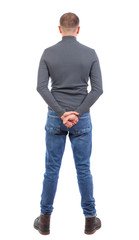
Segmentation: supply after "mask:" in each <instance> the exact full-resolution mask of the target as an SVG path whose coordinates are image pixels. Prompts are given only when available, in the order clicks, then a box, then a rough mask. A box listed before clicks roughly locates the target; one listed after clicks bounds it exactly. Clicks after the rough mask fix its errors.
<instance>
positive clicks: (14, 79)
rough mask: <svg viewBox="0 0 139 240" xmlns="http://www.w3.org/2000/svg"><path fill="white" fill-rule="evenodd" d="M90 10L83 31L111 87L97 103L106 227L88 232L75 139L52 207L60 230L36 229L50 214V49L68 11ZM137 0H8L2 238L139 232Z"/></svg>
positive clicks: (97, 184) (97, 179)
mask: <svg viewBox="0 0 139 240" xmlns="http://www.w3.org/2000/svg"><path fill="white" fill-rule="evenodd" d="M66 12H74V13H76V14H77V15H78V16H79V18H80V33H79V35H78V36H77V40H78V41H79V42H81V43H83V44H85V45H87V46H90V47H92V48H94V49H95V50H96V52H97V54H98V57H99V60H100V65H101V70H102V76H103V90H104V92H103V95H101V97H100V98H99V99H98V101H97V102H96V103H95V104H94V105H93V106H92V107H91V117H92V125H93V132H92V137H93V145H92V156H91V171H92V174H93V180H94V197H95V199H96V209H97V216H98V217H99V218H100V219H101V221H102V228H101V229H100V230H98V231H97V232H96V233H95V234H94V235H91V236H88V235H85V234H84V223H85V219H84V215H83V213H82V209H81V206H80V194H79V189H78V184H77V178H76V171H75V166H74V161H73V155H72V150H71V145H70V141H69V138H68V136H67V140H66V147H65V152H64V156H63V159H62V166H61V170H60V178H59V182H58V189H57V193H56V197H55V202H54V211H53V214H52V216H51V234H50V235H49V236H42V235H40V234H39V232H38V231H36V230H35V229H34V228H33V222H34V219H35V218H36V217H38V216H39V214H40V194H41V190H42V180H43V174H44V158H45V130H44V126H45V122H46V115H47V104H46V103H45V101H44V100H43V99H42V98H41V96H40V95H39V94H38V92H37V91H36V84H37V71H38V64H39V60H40V57H41V54H42V52H43V50H44V49H45V48H47V47H49V46H51V45H53V44H55V43H57V42H58V41H60V40H61V37H62V36H61V34H60V33H59V29H58V25H59V19H60V17H61V15H63V14H64V13H66ZM138 22H139V19H138V8H137V1H135V0H132V1H128V0H126V1H124V0H115V1H114V0H105V1H103V0H96V1H93V0H91V1H88V0H86V1H82V2H81V1H73V0H70V1H42V0H39V1H37V0H24V1H20V0H18V1H16V0H13V1H6V0H5V1H3V2H1V6H0V24H1V28H0V29H1V37H0V41H1V44H0V81H1V82H0V104H1V107H0V112H1V117H0V120H1V124H0V140H1V143H0V148H1V150H0V154H1V156H0V161H1V167H0V184H1V186H0V192H1V197H0V221H1V223H0V228H1V230H0V235H1V239H3V240H4V239H11V238H12V239H20V240H22V239H32V240H39V239H42V238H47V239H52V240H56V239H61V238H63V239H73V238H74V239H88V238H90V237H91V238H92V239H101V240H102V239H107V240H111V239H112V240H117V239H123V238H125V239H131V238H132V239H139V233H138V215H139V208H138V202H139V197H138V196H139V194H138V181H139V179H138V172H139V169H138V161H139V154H138V141H139V137H138V136H139V127H138V123H139V114H138V110H139V107H138V101H139V97H138V95H139V84H138V82H139V70H138V69H139V68H138V62H139V57H138V56H139V47H138V43H139V37H138V28H139V26H138Z"/></svg>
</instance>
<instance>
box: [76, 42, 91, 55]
mask: <svg viewBox="0 0 139 240" xmlns="http://www.w3.org/2000/svg"><path fill="white" fill-rule="evenodd" d="M78 43H79V45H80V47H82V48H84V49H85V50H87V51H90V52H95V49H94V48H92V47H90V46H87V45H85V44H83V43H81V42H79V41H78Z"/></svg>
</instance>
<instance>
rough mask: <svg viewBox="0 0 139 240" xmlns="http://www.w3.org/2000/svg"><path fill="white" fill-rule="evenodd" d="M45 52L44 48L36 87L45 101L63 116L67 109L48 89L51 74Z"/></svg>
mask: <svg viewBox="0 0 139 240" xmlns="http://www.w3.org/2000/svg"><path fill="white" fill-rule="evenodd" d="M45 54H46V52H45V50H44V52H43V54H42V56H41V59H40V63H39V69H38V76H37V88H36V89H37V91H38V92H39V93H40V95H41V96H42V98H43V99H44V100H45V102H46V103H47V104H48V105H49V106H50V107H51V108H52V109H53V110H54V111H55V112H56V113H57V114H58V116H59V117H61V116H62V115H63V113H64V112H66V110H65V109H63V108H62V107H61V106H60V105H59V104H58V102H57V101H56V100H55V98H54V97H53V95H52V93H51V92H50V91H49V89H48V82H49V76H50V74H49V70H48V67H47V64H46V60H45V58H44V56H45Z"/></svg>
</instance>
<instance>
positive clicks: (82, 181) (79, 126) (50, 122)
mask: <svg viewBox="0 0 139 240" xmlns="http://www.w3.org/2000/svg"><path fill="white" fill-rule="evenodd" d="M45 132H46V137H45V142H46V155H45V173H44V179H43V189H42V194H41V201H40V207H41V214H51V213H52V211H53V208H54V207H53V201H54V198H55V194H56V190H57V183H58V178H59V170H60V166H61V161H62V157H63V153H64V149H65V142H66V135H67V133H69V139H70V142H71V147H72V151H73V157H74V162H75V167H76V173H77V180H78V186H79V191H80V194H81V207H82V210H83V214H84V215H85V217H92V216H96V209H95V199H94V197H93V177H92V174H91V171H90V156H91V151H92V122H91V116H90V112H87V113H84V114H82V115H81V116H79V120H78V122H77V123H76V124H75V125H74V126H73V127H71V128H68V127H66V126H65V125H64V124H63V120H62V119H61V118H60V117H59V116H58V115H57V114H56V113H55V112H54V111H53V110H50V109H48V112H47V121H46V124H45Z"/></svg>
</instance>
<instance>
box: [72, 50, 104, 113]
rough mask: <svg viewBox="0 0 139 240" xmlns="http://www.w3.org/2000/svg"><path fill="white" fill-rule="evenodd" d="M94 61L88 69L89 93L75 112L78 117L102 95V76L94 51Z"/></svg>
mask: <svg viewBox="0 0 139 240" xmlns="http://www.w3.org/2000/svg"><path fill="white" fill-rule="evenodd" d="M94 54H95V60H94V61H93V63H92V66H91V69H90V74H89V76H90V82H91V91H90V92H89V93H88V94H87V96H86V97H85V98H84V100H83V102H82V103H81V105H80V106H78V107H77V108H76V109H75V111H76V112H78V113H79V114H80V115H81V114H83V113H85V112H86V111H87V110H88V109H89V108H90V107H91V106H92V105H93V104H94V103H95V102H96V100H97V99H98V98H99V97H100V95H101V94H102V93H103V85H102V74H101V69H100V64H99V59H98V56H97V54H96V52H95V50H94Z"/></svg>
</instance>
